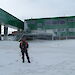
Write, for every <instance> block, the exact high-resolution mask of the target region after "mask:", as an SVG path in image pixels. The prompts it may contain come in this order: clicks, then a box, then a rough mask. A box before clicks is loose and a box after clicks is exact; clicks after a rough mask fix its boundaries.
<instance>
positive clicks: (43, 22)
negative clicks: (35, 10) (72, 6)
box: [24, 16, 75, 39]
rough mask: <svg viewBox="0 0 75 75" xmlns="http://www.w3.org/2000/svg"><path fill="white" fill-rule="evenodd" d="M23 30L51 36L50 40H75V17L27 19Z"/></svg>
mask: <svg viewBox="0 0 75 75" xmlns="http://www.w3.org/2000/svg"><path fill="white" fill-rule="evenodd" d="M24 24H25V25H24V26H26V27H25V30H27V31H30V32H31V33H36V34H37V33H39V34H41V33H42V34H48V35H52V37H53V38H52V39H67V38H75V16H66V17H53V18H38V19H27V20H25V21H24Z"/></svg>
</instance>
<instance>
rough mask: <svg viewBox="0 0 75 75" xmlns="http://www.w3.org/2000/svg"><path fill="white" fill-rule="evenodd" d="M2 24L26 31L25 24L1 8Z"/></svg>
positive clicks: (0, 20) (0, 19) (0, 18)
mask: <svg viewBox="0 0 75 75" xmlns="http://www.w3.org/2000/svg"><path fill="white" fill-rule="evenodd" d="M0 22H2V23H4V24H9V25H12V26H15V27H17V28H19V29H24V22H23V21H21V20H19V19H17V18H16V17H14V16H13V15H11V14H9V13H8V12H6V11H4V10H3V9H1V8H0Z"/></svg>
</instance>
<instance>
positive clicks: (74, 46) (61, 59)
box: [0, 40, 75, 75]
mask: <svg viewBox="0 0 75 75" xmlns="http://www.w3.org/2000/svg"><path fill="white" fill-rule="evenodd" d="M28 52H29V56H30V60H31V63H28V62H27V59H26V58H25V63H22V59H21V52H20V48H19V42H17V41H0V75H75V40H54V41H50V40H34V41H29V48H28Z"/></svg>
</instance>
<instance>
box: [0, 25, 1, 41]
mask: <svg viewBox="0 0 75 75" xmlns="http://www.w3.org/2000/svg"><path fill="white" fill-rule="evenodd" d="M0 40H1V25H0Z"/></svg>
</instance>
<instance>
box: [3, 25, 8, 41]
mask: <svg viewBox="0 0 75 75" xmlns="http://www.w3.org/2000/svg"><path fill="white" fill-rule="evenodd" d="M7 37H8V26H7V25H4V40H7Z"/></svg>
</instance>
